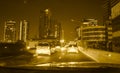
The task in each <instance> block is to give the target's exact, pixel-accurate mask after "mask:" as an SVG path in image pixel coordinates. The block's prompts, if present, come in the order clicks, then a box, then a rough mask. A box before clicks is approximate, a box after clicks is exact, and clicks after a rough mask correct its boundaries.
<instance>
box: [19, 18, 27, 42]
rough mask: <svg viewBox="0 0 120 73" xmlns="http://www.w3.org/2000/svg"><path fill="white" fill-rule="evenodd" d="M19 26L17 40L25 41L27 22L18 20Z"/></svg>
mask: <svg viewBox="0 0 120 73" xmlns="http://www.w3.org/2000/svg"><path fill="white" fill-rule="evenodd" d="M19 27H20V28H19V40H22V41H24V42H26V41H27V39H28V32H29V27H28V22H27V21H26V20H23V21H20V26H19Z"/></svg>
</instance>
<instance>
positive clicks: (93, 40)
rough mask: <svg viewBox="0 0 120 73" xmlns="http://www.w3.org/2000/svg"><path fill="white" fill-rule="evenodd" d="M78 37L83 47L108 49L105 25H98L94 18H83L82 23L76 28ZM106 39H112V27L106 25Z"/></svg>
mask: <svg viewBox="0 0 120 73" xmlns="http://www.w3.org/2000/svg"><path fill="white" fill-rule="evenodd" d="M76 31H77V34H78V39H79V40H81V41H82V42H83V46H84V47H88V48H96V49H103V50H108V49H107V48H106V36H107V35H106V26H100V25H98V22H97V20H96V19H84V20H83V23H82V25H81V26H80V27H79V28H77V29H76ZM107 33H108V36H107V37H108V40H109V41H110V40H112V28H111V27H108V31H107Z"/></svg>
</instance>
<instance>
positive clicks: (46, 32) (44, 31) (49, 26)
mask: <svg viewBox="0 0 120 73" xmlns="http://www.w3.org/2000/svg"><path fill="white" fill-rule="evenodd" d="M60 31H61V24H60V23H59V22H58V21H57V20H55V19H54V18H53V17H52V15H51V12H50V10H49V9H46V10H44V11H41V12H40V25H39V39H55V40H58V39H60Z"/></svg>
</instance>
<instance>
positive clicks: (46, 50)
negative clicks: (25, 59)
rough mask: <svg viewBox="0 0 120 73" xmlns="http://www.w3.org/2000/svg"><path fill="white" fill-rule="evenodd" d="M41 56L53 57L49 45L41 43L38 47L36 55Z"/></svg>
mask: <svg viewBox="0 0 120 73" xmlns="http://www.w3.org/2000/svg"><path fill="white" fill-rule="evenodd" d="M41 54H46V55H51V48H50V45H49V43H39V44H38V45H37V46H36V55H41Z"/></svg>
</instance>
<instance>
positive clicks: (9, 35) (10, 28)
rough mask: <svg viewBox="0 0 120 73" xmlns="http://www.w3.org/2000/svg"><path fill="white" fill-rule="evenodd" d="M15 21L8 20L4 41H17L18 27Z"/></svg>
mask: <svg viewBox="0 0 120 73" xmlns="http://www.w3.org/2000/svg"><path fill="white" fill-rule="evenodd" d="M15 24H16V22H15V21H12V20H10V21H6V22H5V26H4V41H5V42H15V41H16V28H15Z"/></svg>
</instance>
